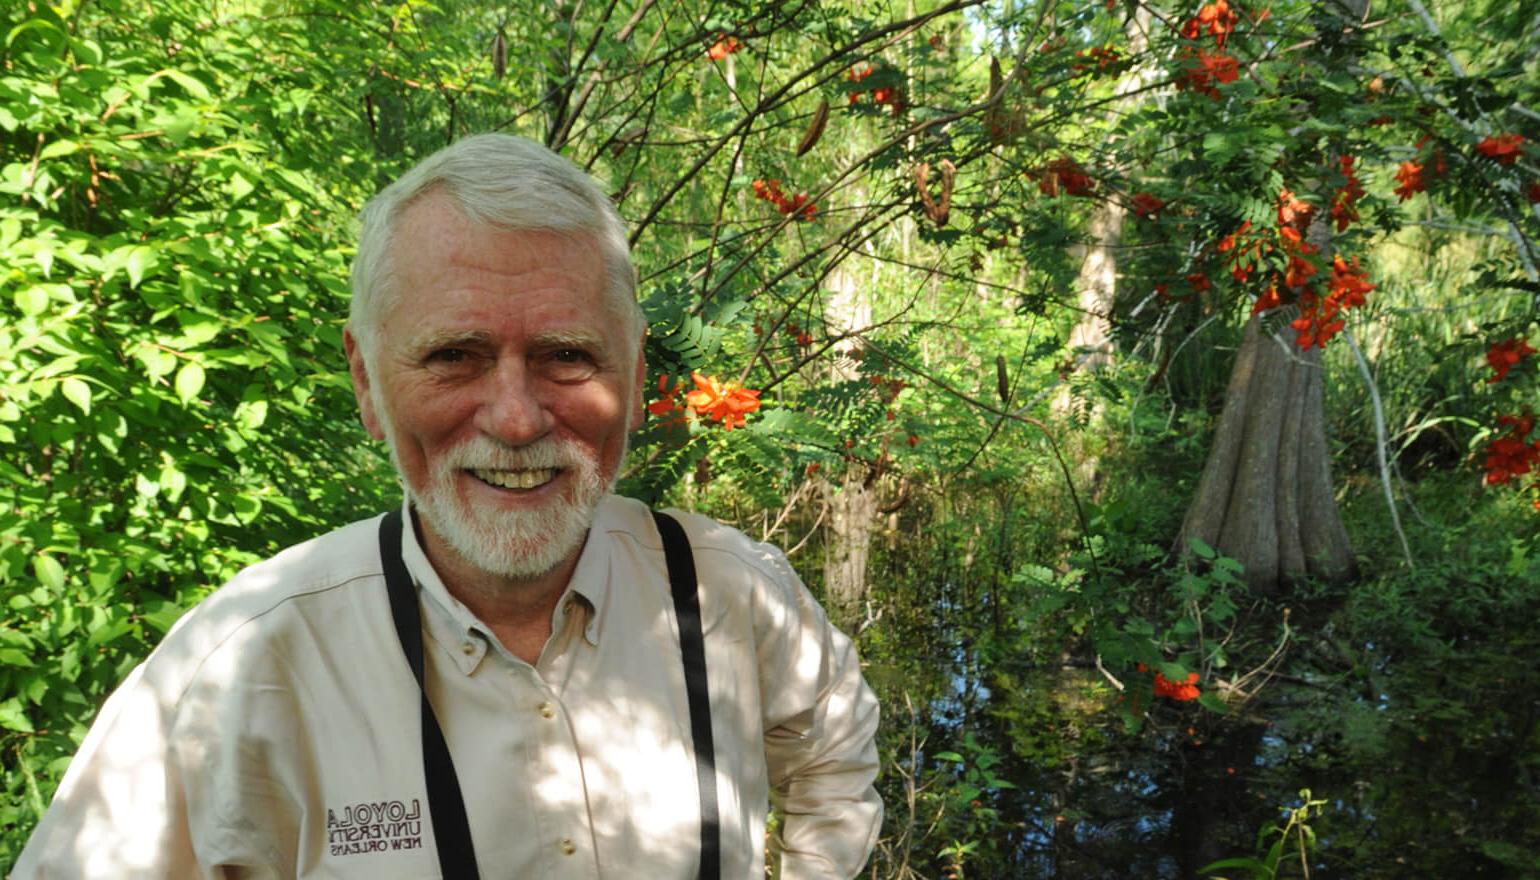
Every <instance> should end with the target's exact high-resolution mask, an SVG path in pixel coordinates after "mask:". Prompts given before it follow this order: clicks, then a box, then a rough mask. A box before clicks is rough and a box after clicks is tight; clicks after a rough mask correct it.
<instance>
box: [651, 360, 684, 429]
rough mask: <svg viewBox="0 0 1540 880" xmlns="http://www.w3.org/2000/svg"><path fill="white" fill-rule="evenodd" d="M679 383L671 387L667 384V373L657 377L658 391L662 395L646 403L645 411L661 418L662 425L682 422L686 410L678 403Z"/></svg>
mask: <svg viewBox="0 0 1540 880" xmlns="http://www.w3.org/2000/svg"><path fill="white" fill-rule="evenodd" d="M681 390H682V389H681V386H680V385H679V383H677V382H676V383H674V386H673V387H672V388H670V387H669V384H668V374H666V373H665V374H664V375H662V376H659V377H658V393H659V394H662V395H663V396H662V397H660V398H658V399H657V400H654V401H653V402H652V403H649V404H647V412H649V413H651V414H652V415H654V416H657V417H658V418H660V419H662V420H663V424H664V425H681V424H684V421H685V417H686V415H688V412H689V411H688V410H686V409H685V408H684V407H683V406H680V404H679V392H680V391H681Z"/></svg>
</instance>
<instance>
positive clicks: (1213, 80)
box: [1176, 49, 1240, 101]
mask: <svg viewBox="0 0 1540 880" xmlns="http://www.w3.org/2000/svg"><path fill="white" fill-rule="evenodd" d="M1197 57H1198V64H1197V66H1195V67H1189V68H1187V69H1186V70H1184V71H1182V74H1181V75H1180V76H1179V77H1178V78H1177V82H1176V84H1177V87H1178V88H1188V89H1192V90H1193V91H1195V92H1201V93H1202V94H1205V95H1208V96H1209V97H1210V98H1213V99H1214V100H1216V101H1217V100H1219V88H1218V87H1219V86H1221V85H1224V84H1226V83H1233V82H1235V81H1236V79H1238V78H1239V77H1240V62H1238V61H1236V60H1235V59H1234V58H1232V57H1230V56H1229V55H1226V54H1225V53H1223V52H1217V53H1213V54H1210V53H1209V52H1207V51H1205V50H1203V49H1199V50H1198V56H1197Z"/></svg>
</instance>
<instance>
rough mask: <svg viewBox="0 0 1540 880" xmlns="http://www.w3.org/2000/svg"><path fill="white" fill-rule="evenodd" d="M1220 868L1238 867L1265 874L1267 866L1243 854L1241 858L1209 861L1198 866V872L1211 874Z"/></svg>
mask: <svg viewBox="0 0 1540 880" xmlns="http://www.w3.org/2000/svg"><path fill="white" fill-rule="evenodd" d="M1220 868H1240V869H1242V870H1244V871H1251V872H1252V873H1253V874H1255V875H1257V876H1265V875H1266V874H1267V866H1266V865H1264V864H1262V863H1261V862H1259V861H1257V860H1256V859H1254V858H1252V857H1251V856H1243V857H1241V858H1235V859H1220V860H1219V861H1217V862H1211V863H1210V864H1207V865H1204V866H1203V867H1201V868H1199V869H1198V873H1199V874H1211V873H1213V872H1215V871H1217V870H1219V869H1220Z"/></svg>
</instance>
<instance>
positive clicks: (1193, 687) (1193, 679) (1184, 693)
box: [1155, 672, 1198, 703]
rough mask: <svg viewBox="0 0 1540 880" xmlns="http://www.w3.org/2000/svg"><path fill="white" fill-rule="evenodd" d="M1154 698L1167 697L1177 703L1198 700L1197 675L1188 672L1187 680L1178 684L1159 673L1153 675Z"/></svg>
mask: <svg viewBox="0 0 1540 880" xmlns="http://www.w3.org/2000/svg"><path fill="white" fill-rule="evenodd" d="M1155 696H1157V697H1169V698H1171V699H1173V700H1176V701H1177V702H1179V703H1185V702H1188V701H1189V700H1196V699H1197V698H1198V673H1196V672H1189V673H1188V674H1187V680H1186V681H1185V682H1182V683H1180V684H1179V683H1177V682H1174V681H1172V680H1171V679H1169V678H1166V677H1165V676H1164V675H1161V674H1160V673H1159V672H1157V673H1155Z"/></svg>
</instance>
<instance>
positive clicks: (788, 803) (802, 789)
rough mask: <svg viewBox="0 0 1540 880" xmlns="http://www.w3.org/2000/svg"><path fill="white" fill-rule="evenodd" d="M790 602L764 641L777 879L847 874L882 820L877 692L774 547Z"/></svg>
mask: <svg viewBox="0 0 1540 880" xmlns="http://www.w3.org/2000/svg"><path fill="white" fill-rule="evenodd" d="M772 553H773V556H774V561H775V563H776V568H777V569H778V570H779V571H780V573H781V579H782V583H781V584H780V586H781V587H782V588H783V589H784V591H785V592H784V593H783V596H784V601H785V602H786V604H785V605H784V606H782V609H777V610H778V611H779V612H780V613H778V614H772V623H773V625H774V632H773V633H772V634H771V636H770V637H769V638H768V639H766V640H762V641H761V643H760V663H759V666H760V687H761V693H762V695H763V697H764V707H763V711H764V724H765V731H766V733H765V757H766V761H767V764H768V767H769V773H770V786H771V790H772V792H773V794H774V796H775V799H776V802H777V804H778V805H779V807H780V809H781V813H782V816H783V822H782V826H781V832H780V845H781V877H782V880H848V878H851V877H854V876H855V875H856V873H857V872H859V871H860V870H861V868H862V866H863V865H865V863H866V859H867V857H868V856H869V855H870V854H871V851H872V848H873V846H875V845H876V841H877V834H878V831H879V829H880V827H881V825H882V801H881V799H880V798H879V797H878V795H877V791H876V789H875V788H874V787H873V785H872V783H873V781H874V780H875V779H876V777H877V768H878V760H877V744H876V735H877V722H878V708H877V698H876V696H875V695H874V694H873V693H872V690H871V688H870V687H868V686H867V684H866V681H865V680H864V679H863V678H862V676H861V664H860V661H859V659H858V658H857V656H856V650H855V645H854V644H853V643H852V642H851V640H850V639H849V638H848V637H847V636H846V635H845V634H844V633H842V632H840V631H839V630H838V629H836V628H835V627H834V626H833V625H832V624H830V622H829V620H828V617H827V616H826V615H825V613H824V611H823V609H822V608H821V607H819V605H818V602H817V601H816V600H815V599H814V598H813V596H812V594H811V593H810V592H808V589H807V587H806V586H804V585H803V584H802V581H801V579H799V578H798V577H797V575H796V573H795V572H793V571H792V569H791V566H790V565H789V564H788V563H787V562H786V560H785V557H784V556H782V555H781V554H780V552H779V551H772Z"/></svg>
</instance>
